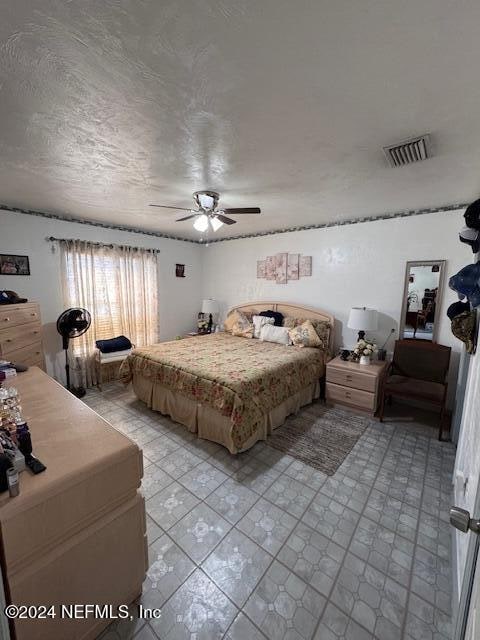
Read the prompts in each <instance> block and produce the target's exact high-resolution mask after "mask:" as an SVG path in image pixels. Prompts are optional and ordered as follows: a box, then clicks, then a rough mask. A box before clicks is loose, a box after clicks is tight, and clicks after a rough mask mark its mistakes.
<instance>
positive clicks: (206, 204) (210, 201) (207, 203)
mask: <svg viewBox="0 0 480 640" xmlns="http://www.w3.org/2000/svg"><path fill="white" fill-rule="evenodd" d="M198 201H199V203H200V206H201V207H203V208H204V209H207V210H211V209H213V207H214V205H215V198H214V197H213V196H211V195H210V194H209V193H199V194H198Z"/></svg>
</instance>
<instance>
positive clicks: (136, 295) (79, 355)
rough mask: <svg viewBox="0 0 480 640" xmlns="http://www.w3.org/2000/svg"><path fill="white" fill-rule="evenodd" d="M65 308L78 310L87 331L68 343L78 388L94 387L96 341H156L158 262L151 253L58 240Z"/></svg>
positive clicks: (145, 342) (146, 343)
mask: <svg viewBox="0 0 480 640" xmlns="http://www.w3.org/2000/svg"><path fill="white" fill-rule="evenodd" d="M59 244H60V248H61V260H62V275H63V278H62V280H63V299H64V304H65V308H66V309H68V308H70V307H83V308H84V309H87V310H88V311H89V312H90V314H91V316H92V324H91V327H90V329H89V330H88V331H87V332H86V333H85V334H84V335H83V336H81V337H79V338H75V339H74V340H72V341H71V342H70V345H71V347H70V348H71V353H72V355H73V358H74V363H72V364H74V367H73V368H74V369H76V370H77V372H78V375H79V380H78V383H81V384H82V385H84V386H91V385H93V384H95V383H96V372H95V366H94V353H95V340H101V339H105V338H113V337H115V336H118V335H124V336H127V338H129V339H130V340H131V342H133V343H134V344H135V346H137V347H140V346H145V345H148V344H152V343H155V342H157V340H158V284H157V256H156V253H155V252H153V251H149V250H148V249H140V248H135V247H126V246H119V245H99V244H96V243H93V242H85V241H83V240H60V241H59Z"/></svg>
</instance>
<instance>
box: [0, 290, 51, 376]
mask: <svg viewBox="0 0 480 640" xmlns="http://www.w3.org/2000/svg"><path fill="white" fill-rule="evenodd" d="M0 360H10V361H11V362H14V363H15V364H26V365H28V366H34V365H36V366H37V367H40V368H41V369H45V358H44V355H43V346H42V323H41V318H40V307H39V304H38V302H25V303H23V304H5V305H0Z"/></svg>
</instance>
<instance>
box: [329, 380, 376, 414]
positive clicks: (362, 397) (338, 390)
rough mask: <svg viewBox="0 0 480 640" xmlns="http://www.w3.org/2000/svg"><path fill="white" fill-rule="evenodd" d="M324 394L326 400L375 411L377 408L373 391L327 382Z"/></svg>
mask: <svg viewBox="0 0 480 640" xmlns="http://www.w3.org/2000/svg"><path fill="white" fill-rule="evenodd" d="M326 396H327V401H330V402H341V403H343V404H350V405H353V406H355V407H358V408H359V409H367V410H368V411H375V409H376V408H377V407H376V394H375V393H369V392H368V391H362V390H360V389H352V388H351V387H342V386H340V385H338V384H332V383H331V382H327V390H326Z"/></svg>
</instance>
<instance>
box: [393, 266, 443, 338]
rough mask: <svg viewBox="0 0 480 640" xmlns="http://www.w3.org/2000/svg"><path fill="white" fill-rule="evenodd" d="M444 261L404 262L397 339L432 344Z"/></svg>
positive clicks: (436, 331) (435, 332)
mask: <svg viewBox="0 0 480 640" xmlns="http://www.w3.org/2000/svg"><path fill="white" fill-rule="evenodd" d="M444 276H445V260H419V261H418V262H407V268H406V270H405V284H404V288H403V303H402V317H401V320H400V337H401V338H410V339H413V340H430V341H433V342H436V340H437V334H438V322H439V306H440V300H441V299H442V289H443V279H444Z"/></svg>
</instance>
